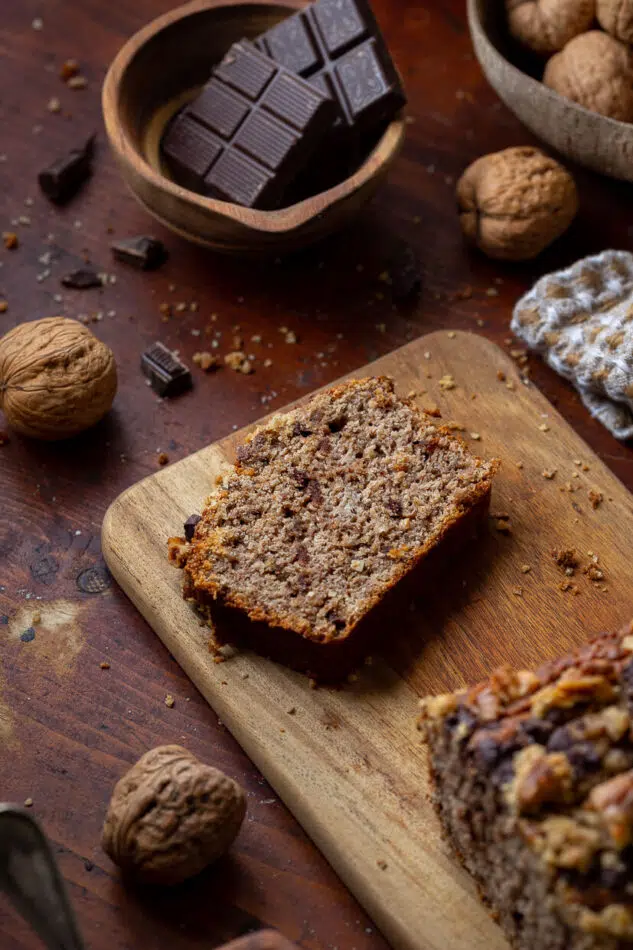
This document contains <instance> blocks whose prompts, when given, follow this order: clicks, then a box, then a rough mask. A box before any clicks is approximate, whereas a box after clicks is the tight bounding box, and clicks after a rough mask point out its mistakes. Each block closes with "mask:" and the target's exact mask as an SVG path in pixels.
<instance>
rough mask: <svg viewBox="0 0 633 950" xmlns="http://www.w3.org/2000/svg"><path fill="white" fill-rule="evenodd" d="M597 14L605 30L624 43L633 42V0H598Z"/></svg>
mask: <svg viewBox="0 0 633 950" xmlns="http://www.w3.org/2000/svg"><path fill="white" fill-rule="evenodd" d="M596 15H597V17H598V22H599V24H600V26H601V27H602V29H603V30H606V31H607V33H610V34H611V36H615V38H616V39H617V40H622V42H623V43H633V0H597V2H596Z"/></svg>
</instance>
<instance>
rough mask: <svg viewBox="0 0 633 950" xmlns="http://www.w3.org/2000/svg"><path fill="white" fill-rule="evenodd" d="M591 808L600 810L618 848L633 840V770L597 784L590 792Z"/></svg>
mask: <svg viewBox="0 0 633 950" xmlns="http://www.w3.org/2000/svg"><path fill="white" fill-rule="evenodd" d="M587 804H588V806H589V808H591V809H593V810H594V811H596V812H598V813H599V814H600V815H601V816H602V818H603V820H604V822H605V824H606V827H607V830H608V832H609V834H610V836H611V838H612V840H613V842H614V844H615V846H616V848H619V849H621V848H625V847H626V846H627V845H628V844H630V843H631V841H632V840H633V770H632V771H629V772H624V773H623V774H622V775H616V776H615V778H612V779H609V780H608V781H607V782H602V783H601V784H600V785H596V786H595V788H593V789H592V790H591V792H590V793H589V798H588V801H587Z"/></svg>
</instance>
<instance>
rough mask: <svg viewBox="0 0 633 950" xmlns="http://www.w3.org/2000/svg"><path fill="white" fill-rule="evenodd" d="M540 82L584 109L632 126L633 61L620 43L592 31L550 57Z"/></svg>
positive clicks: (605, 34) (627, 50) (604, 34)
mask: <svg viewBox="0 0 633 950" xmlns="http://www.w3.org/2000/svg"><path fill="white" fill-rule="evenodd" d="M543 82H544V83H545V85H546V86H549V87H550V89H554V90H555V92H558V93H559V94H560V95H561V96H565V97H566V98H567V99H572V100H573V101H574V102H577V103H578V104H579V105H581V106H584V107H585V109H590V110H591V111H592V112H599V113H600V114H601V115H606V116H609V117H610V118H612V119H619V120H620V121H621V122H633V60H632V57H631V53H630V51H629V49H628V47H626V46H625V45H624V44H623V43H620V42H619V41H618V40H616V39H614V38H613V37H612V36H609V35H608V34H607V33H601V32H600V31H599V30H591V31H590V32H589V33H583V34H582V36H577V37H575V39H573V40H571V41H570V42H569V43H568V44H567V46H565V48H564V49H563V50H562V51H561V52H560V53H557V54H556V55H555V56H552V58H551V59H550V61H549V62H548V64H547V66H546V67H545V75H544V76H543Z"/></svg>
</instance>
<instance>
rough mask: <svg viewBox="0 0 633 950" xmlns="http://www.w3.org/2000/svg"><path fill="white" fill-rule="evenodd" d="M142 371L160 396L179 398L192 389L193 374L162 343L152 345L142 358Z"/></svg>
mask: <svg viewBox="0 0 633 950" xmlns="http://www.w3.org/2000/svg"><path fill="white" fill-rule="evenodd" d="M141 369H142V370H143V372H144V374H145V375H146V376H147V378H148V379H149V381H150V383H151V386H152V389H153V390H154V392H155V393H158V395H159V396H179V395H180V394H181V393H183V392H185V391H186V390H187V389H191V386H192V385H193V380H192V378H191V372H190V371H189V370H188V369H187V367H186V366H185V364H184V363H181V361H180V360H179V359H178V358H177V357H176V356H175V355H174V354H173V353H172V352H171V350H168V349H167V347H166V346H164V345H163V344H162V343H152V345H151V346H150V347H149V348H148V349H147V350H145V352H144V353H143V355H142V356H141Z"/></svg>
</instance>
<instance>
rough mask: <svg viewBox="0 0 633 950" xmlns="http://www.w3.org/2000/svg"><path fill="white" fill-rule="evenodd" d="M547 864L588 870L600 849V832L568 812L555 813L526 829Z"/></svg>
mask: <svg viewBox="0 0 633 950" xmlns="http://www.w3.org/2000/svg"><path fill="white" fill-rule="evenodd" d="M523 833H524V834H525V835H526V837H527V838H528V841H529V843H530V844H531V845H532V847H533V848H534V849H535V850H536V852H537V853H539V854H541V855H542V857H543V860H544V861H545V862H546V863H547V864H551V865H553V866H554V867H559V868H569V869H574V870H579V871H581V872H584V871H588V870H589V868H590V867H591V863H592V861H593V859H594V855H595V854H596V852H597V851H599V850H600V845H601V838H600V832H599V831H598V830H597V829H596V828H591V827H588V826H586V825H582V824H580V823H579V822H577V821H575V820H574V819H573V818H569V817H567V816H565V815H551V816H548V817H546V818H545V819H544V820H543V821H542V822H540V823H539V824H538V825H533V826H530V825H526V826H525V828H524V832H523Z"/></svg>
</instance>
